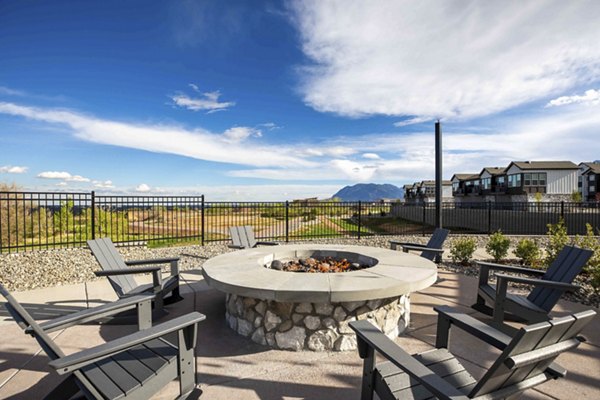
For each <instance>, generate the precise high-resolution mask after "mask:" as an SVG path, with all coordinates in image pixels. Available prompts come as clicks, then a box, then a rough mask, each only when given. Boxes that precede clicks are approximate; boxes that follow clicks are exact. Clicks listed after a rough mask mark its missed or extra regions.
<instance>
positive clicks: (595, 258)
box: [575, 224, 600, 292]
mask: <svg viewBox="0 0 600 400" xmlns="http://www.w3.org/2000/svg"><path fill="white" fill-rule="evenodd" d="M585 228H586V234H585V236H577V237H576V238H575V246H578V247H581V248H584V249H588V250H592V251H593V252H594V254H593V255H592V257H591V258H590V259H589V261H588V262H587V264H585V266H584V267H583V270H584V271H585V272H587V273H588V274H589V275H590V284H591V285H592V288H593V289H594V291H595V292H598V291H600V239H598V238H597V237H596V236H594V228H593V227H592V225H591V224H585Z"/></svg>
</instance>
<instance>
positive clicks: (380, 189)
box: [332, 183, 404, 201]
mask: <svg viewBox="0 0 600 400" xmlns="http://www.w3.org/2000/svg"><path fill="white" fill-rule="evenodd" d="M332 197H337V198H338V199H340V200H342V201H359V200H361V201H375V200H379V199H401V198H403V197H404V191H403V190H402V189H400V188H399V187H398V186H394V185H391V184H389V183H386V184H382V185H380V184H376V183H357V184H356V185H353V186H346V187H344V188H342V189H340V190H339V191H338V192H337V193H336V194H334V195H333V196H332Z"/></svg>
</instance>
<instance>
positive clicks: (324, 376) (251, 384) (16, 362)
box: [0, 271, 600, 400]
mask: <svg viewBox="0 0 600 400" xmlns="http://www.w3.org/2000/svg"><path fill="white" fill-rule="evenodd" d="M439 276H440V278H441V279H440V281H439V282H438V283H436V284H434V285H433V286H431V287H430V288H428V289H426V290H424V291H422V292H420V293H415V294H413V295H412V304H411V306H412V310H411V325H410V327H409V329H408V330H407V331H406V332H405V333H404V334H403V335H402V336H401V337H399V338H398V339H396V342H397V343H399V344H400V345H402V346H403V348H405V349H406V350H407V351H408V352H411V353H414V352H420V351H424V350H427V349H430V348H431V346H432V343H433V338H434V335H435V324H436V315H435V312H434V311H433V309H432V307H433V306H435V305H441V304H449V305H452V306H458V307H459V308H461V309H462V310H464V311H465V312H468V313H470V314H473V315H474V316H476V317H477V318H480V317H482V316H481V315H480V314H478V313H475V312H474V311H473V310H472V309H471V308H469V306H470V305H471V304H472V303H473V301H474V299H475V294H476V290H477V281H476V278H474V277H468V276H464V275H460V274H454V273H449V272H444V271H440V273H439ZM86 289H87V293H88V296H89V297H90V298H94V299H98V300H100V301H103V300H106V301H110V300H113V299H114V298H113V297H111V296H114V292H113V291H112V289H111V288H110V286H109V285H108V284H107V283H106V282H105V280H99V281H94V282H90V283H88V284H87V287H83V285H69V286H62V287H56V288H52V289H45V290H43V291H41V290H36V291H31V292H21V293H15V297H16V298H17V299H18V300H19V301H24V302H26V303H27V304H29V306H28V307H35V306H36V305H42V304H45V303H46V302H51V303H53V305H54V307H53V311H54V312H60V311H65V310H69V309H72V308H73V307H75V306H77V307H79V306H82V305H85V302H81V300H83V299H85V292H86ZM182 294H183V295H184V297H185V300H184V301H182V302H180V303H177V304H176V305H173V306H170V307H169V309H170V310H171V312H170V314H169V316H168V317H167V318H172V317H175V316H177V315H181V314H184V313H187V312H190V311H192V310H193V309H195V310H197V311H199V312H201V313H204V314H206V315H207V319H206V321H204V322H202V323H201V324H200V327H199V328H200V329H199V339H198V340H199V345H198V347H197V356H198V357H197V362H198V373H199V375H198V378H199V381H200V389H201V391H202V395H201V396H200V399H202V398H205V399H209V398H210V399H217V400H219V399H224V400H225V399H227V400H229V399H277V400H281V399H327V398H331V399H334V398H344V399H358V398H359V396H360V390H359V384H360V376H361V369H362V361H361V360H360V358H359V357H358V354H356V352H354V351H351V352H342V353H339V352H337V353H313V352H298V353H296V352H287V351H279V350H271V349H269V348H267V347H263V346H260V345H258V344H255V343H253V342H252V341H250V340H249V339H246V338H243V337H241V336H239V335H237V334H236V333H235V332H233V331H232V330H231V329H230V328H229V327H227V325H226V323H225V319H224V318H223V316H224V313H225V304H224V294H222V293H220V292H218V291H215V290H213V289H211V288H209V287H208V286H207V285H206V283H205V282H204V281H203V279H202V276H201V273H200V271H186V272H185V273H184V274H183V281H182ZM78 296H79V297H78ZM76 300H77V301H79V302H78V303H77V302H75V301H76ZM61 306H62V307H64V308H63V309H62V310H61ZM38 308H39V307H38ZM586 308H588V307H586V306H582V305H580V304H574V303H570V302H566V301H562V300H561V301H560V302H559V305H558V307H557V313H556V314H557V315H561V314H564V313H565V312H568V311H571V312H575V311H579V310H581V309H586ZM590 325H591V326H589V327H588V328H587V329H586V331H585V332H584V334H585V335H586V336H587V338H588V340H589V342H588V343H583V344H582V345H581V346H580V347H579V348H578V349H577V350H576V351H574V352H571V353H566V354H563V355H561V356H560V357H559V359H558V363H559V364H561V365H563V366H564V367H565V368H567V370H568V374H567V377H566V378H565V379H561V380H559V381H552V382H547V383H545V384H544V385H542V386H539V387H538V388H536V389H533V390H528V391H527V392H526V394H525V395H524V396H523V398H526V399H539V400H547V399H551V398H552V399H573V398H578V399H598V398H600V372H599V371H600V346H599V343H600V333H598V332H600V331H599V329H598V327H600V317H598V316H596V318H595V320H594V321H593V323H592V324H590ZM132 329H134V327H131V326H130V327H122V326H114V325H103V326H98V325H85V326H78V327H72V328H69V329H67V330H64V331H59V332H57V333H53V334H52V335H56V334H58V337H57V343H59V345H60V346H61V347H62V348H63V349H64V350H65V352H69V353H70V352H75V351H78V350H80V349H82V348H86V347H89V346H91V345H94V344H97V343H102V342H104V341H106V340H110V339H111V338H113V337H116V336H120V335H122V334H125V333H128V332H130V331H131V330H132ZM0 337H2V338H3V340H2V341H1V342H0V399H5V398H10V399H32V398H40V397H42V396H43V394H44V393H46V392H47V391H48V390H49V389H50V388H51V387H53V386H54V385H55V384H56V383H57V382H58V381H59V380H60V378H59V377H58V376H57V375H55V374H51V373H49V369H48V367H47V363H48V358H47V357H46V356H45V354H44V353H43V352H41V353H40V354H39V355H35V354H36V352H38V351H39V350H40V349H39V346H38V345H37V342H35V340H33V339H32V338H31V337H29V336H26V335H24V334H23V333H22V331H21V330H20V329H19V328H18V326H17V325H16V324H15V323H14V322H12V321H10V320H9V319H8V318H7V313H6V311H5V310H4V308H3V307H2V308H0ZM6 338H10V339H9V340H7V339H6ZM476 343H477V342H476V341H474V340H471V339H470V337H469V336H468V335H465V334H463V333H462V332H461V331H459V330H457V331H456V333H455V334H453V336H452V339H451V342H450V346H451V349H452V350H453V352H455V353H456V354H458V356H459V357H461V359H462V361H464V362H465V364H466V365H467V366H468V368H469V370H470V371H471V372H472V373H473V374H474V375H475V376H477V375H478V374H482V373H483V371H484V369H483V368H482V367H485V366H487V365H488V364H489V362H490V360H492V359H493V358H494V356H495V354H497V353H494V352H495V351H496V350H495V349H492V348H490V347H489V346H487V345H482V344H476ZM24 365H25V366H24ZM20 368H21V369H20ZM175 393H177V383H176V382H172V383H171V384H170V385H168V386H166V387H165V388H164V389H163V391H162V392H161V393H159V395H157V397H156V398H157V399H168V398H172V397H173V395H174V394H175Z"/></svg>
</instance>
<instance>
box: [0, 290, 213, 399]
mask: <svg viewBox="0 0 600 400" xmlns="http://www.w3.org/2000/svg"><path fill="white" fill-rule="evenodd" d="M0 294H2V296H3V297H4V298H5V299H6V300H7V302H8V303H6V304H5V307H6V308H7V310H8V311H9V313H10V314H11V315H12V317H13V318H14V319H15V321H16V322H17V323H18V324H19V326H21V327H22V328H23V329H25V332H26V333H28V334H30V335H31V336H33V337H34V338H35V339H36V340H37V341H38V343H39V344H40V346H41V347H42V349H43V350H44V351H45V352H46V354H47V355H48V357H49V358H50V360H52V361H51V362H50V363H49V365H50V366H51V367H52V368H54V369H55V370H56V372H57V373H58V374H59V375H66V378H65V379H64V380H63V381H62V382H61V383H59V384H58V385H57V386H56V387H55V388H54V389H53V390H52V391H51V392H50V393H49V394H48V395H46V397H44V399H48V400H60V399H69V398H71V397H72V396H75V395H83V396H84V397H85V398H87V399H98V400H100V399H102V400H106V399H138V400H146V399H148V398H150V396H152V395H153V394H155V393H156V392H158V391H159V390H160V389H162V388H163V387H164V386H165V385H166V384H167V383H169V382H171V381H172V380H175V379H177V378H179V389H180V397H178V398H180V399H183V398H186V397H187V396H188V395H189V394H190V393H191V392H192V391H193V390H194V388H195V387H196V385H197V382H196V368H195V367H196V363H195V359H194V347H195V346H196V337H197V324H198V322H200V321H203V320H204V319H205V318H206V317H205V316H204V315H202V314H200V313H198V312H192V313H190V314H187V315H184V316H182V317H178V318H174V319H172V320H171V321H168V322H165V323H162V324H160V325H156V326H154V327H152V326H150V325H144V327H145V328H146V329H143V330H140V331H138V332H136V333H133V334H130V335H127V336H124V337H121V338H119V339H115V340H113V341H110V342H107V343H104V344H101V345H99V346H96V347H93V348H90V349H86V350H83V351H80V352H78V353H74V354H70V355H68V356H65V354H64V353H63V352H62V350H61V349H60V348H59V347H58V346H57V344H56V343H55V342H54V341H53V340H52V339H51V338H50V336H48V333H49V332H52V331H55V330H58V329H64V328H67V327H69V326H73V325H76V324H79V323H84V322H88V321H91V320H94V319H95V318H98V317H104V316H106V315H110V314H111V313H115V312H121V311H123V310H126V309H129V308H131V307H136V306H137V307H139V305H138V304H141V303H143V304H145V305H144V306H142V307H143V308H144V309H145V310H146V314H147V316H149V314H150V311H149V310H150V307H151V306H150V301H151V300H152V298H153V297H154V295H153V294H146V295H138V296H132V297H130V298H127V299H121V300H118V301H116V302H114V303H111V304H107V305H103V306H100V307H96V308H91V309H87V310H83V311H81V312H77V313H74V314H70V315H67V316H64V317H60V318H58V319H55V320H51V321H47V322H44V323H40V324H38V323H37V322H36V321H35V320H34V319H33V318H32V317H31V315H29V313H28V312H27V310H25V309H24V308H23V307H22V306H21V305H20V304H19V302H17V300H16V299H15V298H14V297H13V296H12V295H11V294H10V293H9V292H8V291H7V290H6V289H5V288H4V287H3V286H2V285H0ZM142 324H143V323H141V324H140V325H142ZM173 332H175V333H176V334H177V341H176V343H171V342H169V341H167V340H166V339H165V338H164V336H165V335H168V334H170V333H173ZM78 398H80V397H78Z"/></svg>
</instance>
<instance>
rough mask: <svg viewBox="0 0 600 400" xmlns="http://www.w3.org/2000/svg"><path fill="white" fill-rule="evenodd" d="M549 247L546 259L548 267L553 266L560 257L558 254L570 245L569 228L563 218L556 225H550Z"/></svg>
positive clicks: (548, 234) (548, 233)
mask: <svg viewBox="0 0 600 400" xmlns="http://www.w3.org/2000/svg"><path fill="white" fill-rule="evenodd" d="M547 226H548V232H547V233H546V235H547V236H548V247H546V258H545V259H544V263H545V264H546V266H548V265H550V264H552V262H553V261H554V260H555V259H556V256H558V253H559V252H560V251H561V250H562V249H563V247H565V246H566V245H567V244H569V236H567V227H566V226H565V220H564V219H563V218H562V217H561V218H560V219H559V220H558V223H556V224H548V225H547Z"/></svg>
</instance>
